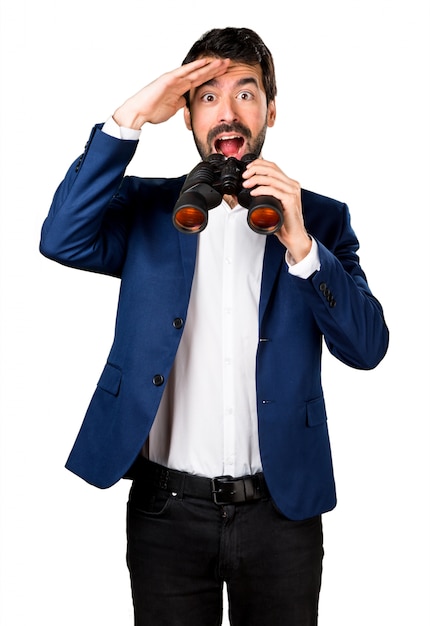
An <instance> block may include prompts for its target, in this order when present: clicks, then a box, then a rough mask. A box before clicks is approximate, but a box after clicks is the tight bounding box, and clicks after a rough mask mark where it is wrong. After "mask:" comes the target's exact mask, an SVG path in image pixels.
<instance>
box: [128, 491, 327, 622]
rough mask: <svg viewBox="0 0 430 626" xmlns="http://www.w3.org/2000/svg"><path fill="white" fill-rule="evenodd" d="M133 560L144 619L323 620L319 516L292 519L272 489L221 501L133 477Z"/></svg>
mask: <svg viewBox="0 0 430 626" xmlns="http://www.w3.org/2000/svg"><path fill="white" fill-rule="evenodd" d="M127 538H128V546H127V563H128V567H129V570H130V576H131V586H132V595H133V604H134V612H135V625H136V626H219V625H220V624H221V621H222V600H223V583H224V582H225V583H226V585H227V593H228V599H229V618H230V624H232V626H281V625H282V626H315V625H316V624H317V620H318V617H317V616H318V598H319V591H320V585H321V572H322V559H323V545H322V524H321V517H320V516H317V517H314V518H311V519H308V520H304V521H291V520H288V519H286V518H285V517H284V516H283V515H282V514H281V513H280V512H279V511H278V510H277V509H276V507H275V506H274V504H273V502H272V501H271V499H270V498H266V499H261V500H258V501H255V502H248V503H243V504H235V505H233V504H229V505H224V506H220V505H217V504H215V503H214V502H211V501H207V500H202V499H198V498H188V497H185V496H184V497H182V496H180V495H174V494H173V495H172V494H171V493H169V492H166V491H163V490H158V489H155V488H153V487H148V486H147V485H145V484H144V483H142V482H140V481H139V480H135V481H134V482H133V485H132V488H131V491H130V498H129V503H128V513H127Z"/></svg>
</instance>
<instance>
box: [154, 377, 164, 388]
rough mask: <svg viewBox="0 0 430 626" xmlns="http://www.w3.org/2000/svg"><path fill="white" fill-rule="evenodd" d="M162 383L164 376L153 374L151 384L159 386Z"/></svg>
mask: <svg viewBox="0 0 430 626" xmlns="http://www.w3.org/2000/svg"><path fill="white" fill-rule="evenodd" d="M163 383H164V376H163V375H162V374H155V376H154V377H153V379H152V384H153V385H155V386H156V387H161V385H162V384H163Z"/></svg>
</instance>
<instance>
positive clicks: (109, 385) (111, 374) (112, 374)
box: [97, 363, 122, 396]
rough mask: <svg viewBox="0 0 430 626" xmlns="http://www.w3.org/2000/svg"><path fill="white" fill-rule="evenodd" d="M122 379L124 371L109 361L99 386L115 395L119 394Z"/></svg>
mask: <svg viewBox="0 0 430 626" xmlns="http://www.w3.org/2000/svg"><path fill="white" fill-rule="evenodd" d="M121 379H122V371H121V370H120V369H119V368H118V367H115V365H111V364H110V363H107V364H106V365H105V368H104V370H103V372H102V375H101V376H100V380H99V382H98V383H97V387H99V388H100V389H103V391H107V392H108V393H111V394H112V395H113V396H117V395H118V393H119V388H120V386H121Z"/></svg>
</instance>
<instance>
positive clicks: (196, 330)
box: [103, 119, 319, 477]
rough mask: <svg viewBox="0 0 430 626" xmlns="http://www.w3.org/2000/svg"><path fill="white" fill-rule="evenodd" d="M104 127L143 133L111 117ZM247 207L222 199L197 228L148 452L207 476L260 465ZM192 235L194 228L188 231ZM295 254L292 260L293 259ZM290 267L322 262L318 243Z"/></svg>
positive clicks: (256, 284)
mask: <svg viewBox="0 0 430 626" xmlns="http://www.w3.org/2000/svg"><path fill="white" fill-rule="evenodd" d="M103 131H104V132H107V133H108V134H111V135H113V136H116V137H117V138H122V139H138V137H139V134H140V131H134V130H132V129H124V128H122V127H118V126H117V125H116V123H115V122H114V121H113V120H112V119H110V120H108V122H107V123H106V124H105V125H104V127H103ZM246 217H247V209H244V208H243V207H241V206H240V205H237V206H236V207H234V208H233V209H231V208H230V207H229V205H228V204H227V203H226V202H225V201H224V200H223V201H222V202H221V204H220V205H219V206H218V207H216V208H215V209H212V210H211V211H210V212H209V220H208V226H207V227H206V229H205V230H204V231H202V232H201V233H200V235H198V237H199V241H198V246H197V258H196V266H195V273H194V279H193V285H192V290H191V297H190V303H189V307H188V314H187V319H186V324H185V327H184V332H183V336H182V339H181V342H180V344H179V348H178V352H177V354H176V358H175V362H174V364H173V368H172V371H171V374H170V376H169V378H168V381H167V383H166V388H165V390H164V393H163V396H162V400H161V403H160V406H159V409H158V412H157V415H156V417H155V421H154V424H153V426H152V429H151V432H150V435H149V438H148V441H147V442H146V444H145V446H144V449H143V454H144V455H145V456H147V457H149V458H150V459H151V460H152V461H155V462H157V463H160V464H161V465H164V466H166V467H170V468H171V469H177V470H181V471H186V472H190V473H192V474H198V475H201V476H209V477H214V476H221V475H231V476H235V477H237V476H243V475H246V474H254V473H256V472H258V471H261V469H262V467H261V459H260V452H259V444H258V424H257V402H256V388H255V367H256V352H257V346H258V333H259V329H258V307H259V300H260V287H261V274H262V267H263V256H264V250H265V243H266V237H265V236H264V235H259V234H257V233H255V232H254V231H253V230H251V229H250V228H249V226H248V224H247V219H246ZM189 236H190V237H193V236H195V235H189ZM288 261H289V263H288ZM286 262H287V263H288V268H289V271H290V272H291V273H293V274H295V275H296V276H299V277H300V278H307V277H308V276H310V274H311V273H313V272H314V271H315V270H318V269H319V255H318V248H317V245H316V242H315V241H312V249H311V251H310V253H309V255H308V256H307V257H306V258H305V259H303V261H300V262H299V263H297V264H295V265H291V259H289V257H288V253H287V252H286Z"/></svg>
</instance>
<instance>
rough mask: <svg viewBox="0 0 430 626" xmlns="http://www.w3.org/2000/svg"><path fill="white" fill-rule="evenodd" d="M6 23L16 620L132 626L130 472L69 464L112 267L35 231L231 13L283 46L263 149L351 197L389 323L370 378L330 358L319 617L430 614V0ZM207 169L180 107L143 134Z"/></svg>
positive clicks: (183, 166) (166, 160)
mask: <svg viewBox="0 0 430 626" xmlns="http://www.w3.org/2000/svg"><path fill="white" fill-rule="evenodd" d="M280 9H282V11H280ZM0 18H1V33H0V35H1V45H2V76H1V92H2V95H1V113H2V126H1V134H0V148H1V169H0V179H1V231H0V236H1V248H0V253H1V291H0V298H1V347H0V351H1V352H0V354H1V366H2V369H1V377H0V382H1V432H0V437H1V439H0V441H1V456H0V461H1V498H0V508H1V518H0V521H1V554H0V567H1V579H0V582H1V600H0V621H1V624H2V625H4V626H22V625H23V624H44V626H54V625H55V626H58V625H59V624H61V626H68V625H72V624H73V625H75V624H79V625H80V626H90V625H91V626H94V625H98V624H100V625H101V624H103V626H114V625H115V626H127V625H131V624H132V608H131V600H130V592H129V581H128V572H127V569H126V565H125V559H124V554H125V534H124V526H125V505H126V499H127V489H128V483H126V482H125V481H123V482H121V483H120V484H118V485H116V486H115V487H113V488H112V489H110V490H107V491H99V490H97V489H95V488H93V487H90V486H88V485H86V484H85V483H84V482H83V481H81V480H79V479H78V478H76V477H75V476H73V475H72V474H70V473H69V472H67V471H66V470H65V469H64V468H63V465H64V462H65V459H66V457H67V455H68V453H69V449H70V447H71V445H72V443H73V441H74V438H75V435H76V433H77V430H78V428H79V426H80V423H81V421H82V418H83V414H84V412H85V409H86V406H87V404H88V401H89V398H90V396H91V394H92V393H93V390H94V386H95V383H96V381H97V380H98V377H99V374H100V372H101V369H102V367H103V365H104V362H105V359H106V356H107V353H108V350H109V347H110V344H111V340H112V332H113V324H114V319H115V312H116V299H117V295H118V281H116V280H115V279H111V278H106V277H102V276H97V275H92V274H86V273H83V272H77V271H75V270H71V269H66V268H64V267H62V266H60V265H57V264H55V263H52V262H50V261H48V260H46V259H44V258H43V257H42V256H41V255H40V254H39V252H38V241H39V233H40V228H41V225H42V221H43V219H44V218H45V216H46V214H47V212H48V209H49V205H50V202H51V199H52V196H53V193H54V191H55V189H56V187H57V185H58V184H59V182H60V181H61V179H62V177H63V176H64V174H65V172H66V169H67V167H68V166H69V164H70V163H71V162H72V160H73V159H74V158H75V157H77V156H78V155H79V154H80V153H81V152H82V150H83V148H84V145H85V143H86V140H87V137H88V135H89V132H90V130H91V127H92V125H93V124H94V123H95V122H103V121H104V120H105V119H106V118H107V117H108V116H109V115H110V114H111V113H112V112H113V110H114V109H115V108H116V107H117V106H118V105H119V104H121V103H122V102H123V100H124V99H125V98H127V97H128V96H129V95H132V94H133V93H135V92H136V91H137V90H138V89H139V88H140V87H141V86H143V85H144V84H146V83H148V82H150V81H151V80H153V79H154V78H156V77H157V76H158V75H159V74H161V73H163V72H165V71H168V70H170V69H173V68H174V67H177V66H178V65H180V63H181V61H182V59H183V57H184V56H185V54H186V52H187V51H188V49H189V47H190V46H191V44H192V43H193V42H194V41H195V40H196V39H197V38H198V37H199V36H200V35H201V34H202V33H203V32H205V31H206V30H208V29H210V28H213V27H224V26H231V25H232V26H247V27H250V28H254V29H255V30H256V31H257V32H258V33H259V34H260V35H261V36H262V38H263V39H264V40H265V42H266V44H267V45H268V47H269V48H270V49H271V51H272V53H273V54H274V57H275V63H276V69H277V77H278V86H279V96H278V119H277V123H276V125H275V127H274V128H273V129H271V130H269V133H268V138H267V141H266V145H265V149H264V156H265V157H266V158H267V159H269V160H273V161H276V162H277V163H278V164H279V165H280V166H281V167H282V169H283V170H284V171H285V172H286V173H287V174H288V175H289V176H291V177H292V178H295V179H296V180H299V181H300V182H301V184H302V186H303V187H305V188H308V189H311V190H313V191H317V192H319V193H322V194H325V195H328V196H332V197H335V198H337V199H339V200H342V201H346V202H347V203H348V205H349V207H350V210H351V213H352V220H353V222H352V223H353V227H354V228H355V230H356V232H357V235H358V237H359V239H360V242H361V261H362V264H363V267H364V269H365V271H366V273H367V276H368V280H369V283H370V286H371V288H372V290H373V291H374V293H375V295H376V296H377V297H378V298H379V299H380V300H381V302H382V303H383V305H384V309H385V314H386V318H387V322H388V325H389V327H390V330H391V345H390V349H389V353H388V355H387V357H386V359H385V360H384V361H383V362H382V364H381V365H380V366H379V367H378V368H377V369H376V370H374V371H371V372H359V371H354V370H351V369H348V368H346V367H345V366H343V365H341V364H340V363H338V362H336V361H335V360H334V359H333V358H332V357H330V356H328V355H325V356H324V363H323V367H324V368H325V369H324V383H325V393H326V401H327V405H328V411H329V425H330V432H331V439H332V446H333V454H334V464H335V472H336V476H337V487H338V497H339V504H338V507H337V508H336V509H335V511H334V512H331V513H329V514H327V515H326V516H324V524H325V550H326V557H325V562H324V577H323V587H322V595H321V604H320V624H321V626H345V625H348V626H356V625H357V626H358V625H360V626H362V625H363V624H366V626H381V625H388V624H389V625H390V626H392V625H397V624H399V625H400V624H402V625H403V624H408V625H409V624H411V625H414V626H421V625H425V624H428V623H429V603H428V592H429V556H430V555H429V541H428V539H429V528H430V519H429V480H428V479H429V403H428V395H429V380H430V378H429V373H430V372H429V347H430V346H429V333H428V326H429V320H430V317H429V313H430V311H429V287H430V285H429V208H430V207H429V171H430V163H429V139H430V135H429V111H430V102H429V62H428V60H429V45H428V42H429V10H428V3H427V2H426V1H424V0H422V1H420V0H409V2H405V1H404V0H402V1H401V2H400V1H399V0H325V1H324V2H321V0H292V1H290V2H282V3H273V2H256V1H254V0H250V1H249V2H236V3H234V2H232V1H231V0H228V1H224V0H218V1H216V2H213V3H209V2H204V3H203V2H197V1H191V0H183V1H177V0H168V1H163V0H158V2H153V3H150V2H148V1H146V2H144V1H143V0H122V1H121V2H113V1H112V0H103V1H102V0H74V1H73V2H69V3H63V2H59V1H58V0H39V1H38V2H34V1H32V0H28V1H27V2H26V1H25V0H3V1H2V3H1V16H0ZM197 161H198V155H197V152H196V150H195V148H194V144H193V141H192V136H191V134H190V133H189V132H188V131H187V130H185V127H184V125H183V122H182V116H181V114H178V115H177V116H176V117H175V118H174V119H172V120H171V121H169V122H168V123H166V124H164V125H162V126H157V127H145V129H144V133H143V138H142V141H141V144H140V145H139V148H138V152H137V154H136V157H135V159H134V161H133V162H132V164H131V166H130V173H133V174H142V175H145V176H151V175H161V176H170V175H173V176H177V175H180V174H183V173H186V172H187V171H189V170H190V169H191V167H193V166H194V165H195V164H196V162H197Z"/></svg>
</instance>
